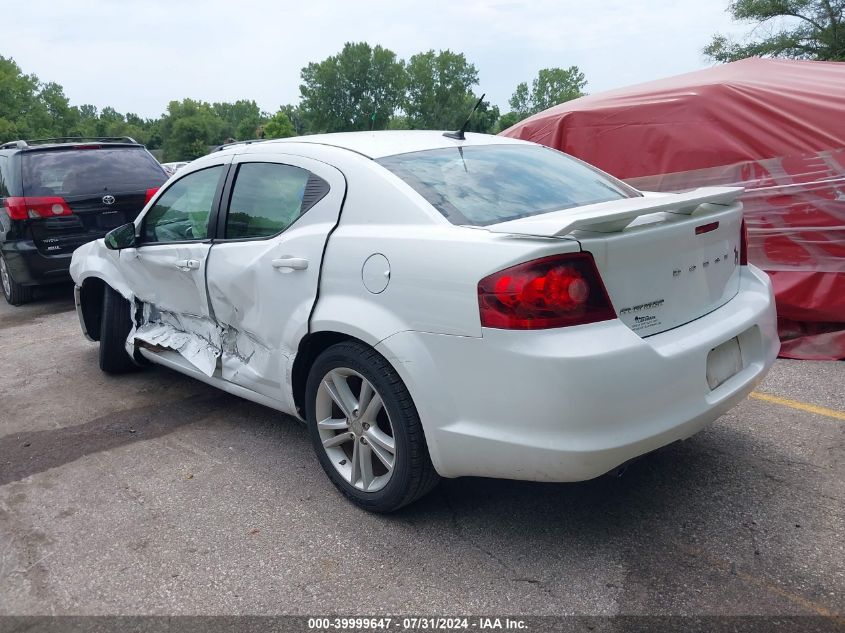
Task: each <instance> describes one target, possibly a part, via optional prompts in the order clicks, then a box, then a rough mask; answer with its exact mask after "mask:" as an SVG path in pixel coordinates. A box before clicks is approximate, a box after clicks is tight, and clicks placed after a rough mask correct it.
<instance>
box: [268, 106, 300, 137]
mask: <svg viewBox="0 0 845 633" xmlns="http://www.w3.org/2000/svg"><path fill="white" fill-rule="evenodd" d="M289 136H296V128H294V127H293V123H291V120H290V119H289V118H288V115H287V114H285V111H284V110H283V109H280V110H279V111H278V112H276V114H274V115H273V118H271V119H270V120H269V121H267V123H265V124H264V138H288V137H289Z"/></svg>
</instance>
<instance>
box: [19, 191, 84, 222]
mask: <svg viewBox="0 0 845 633" xmlns="http://www.w3.org/2000/svg"><path fill="white" fill-rule="evenodd" d="M3 206H4V207H5V208H6V213H7V214H8V215H9V217H10V218H11V219H12V220H26V219H28V218H32V219H38V218H52V217H55V216H57V215H73V211H71V210H70V207H69V206H67V202H65V199H64V198H59V197H58V196H46V197H34V196H27V197H20V196H11V197H9V198H6V199H5V200H4V201H3Z"/></svg>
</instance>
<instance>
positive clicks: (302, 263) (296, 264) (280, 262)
mask: <svg viewBox="0 0 845 633" xmlns="http://www.w3.org/2000/svg"><path fill="white" fill-rule="evenodd" d="M271 263H272V264H273V268H290V269H291V270H305V269H306V268H308V260H307V259H303V258H301V257H279V258H278V259H274V260H273V261H272V262H271Z"/></svg>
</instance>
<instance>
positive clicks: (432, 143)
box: [250, 130, 530, 159]
mask: <svg viewBox="0 0 845 633" xmlns="http://www.w3.org/2000/svg"><path fill="white" fill-rule="evenodd" d="M284 143H312V144H316V145H331V146H333V147H339V148H342V149H347V150H350V151H352V152H356V153H358V154H362V155H364V156H367V157H368V158H373V159H377V158H384V157H386V156H394V155H396V154H407V153H410V152H421V151H424V150H429V149H441V148H448V147H472V146H479V145H530V143H528V142H526V141H520V140H518V139H512V138H507V137H504V136H492V135H490V134H473V133H467V135H466V138H465V139H464V140H457V139H453V138H448V137H446V136H443V132H442V131H437V130H381V131H377V132H338V133H335V134H312V135H309V136H295V137H291V138H284V139H273V140H270V141H264V142H263V143H254V144H253V145H251V147H250V152H251V153H260V152H262V151H273V148H274V147H277V146H278V145H279V144H284Z"/></svg>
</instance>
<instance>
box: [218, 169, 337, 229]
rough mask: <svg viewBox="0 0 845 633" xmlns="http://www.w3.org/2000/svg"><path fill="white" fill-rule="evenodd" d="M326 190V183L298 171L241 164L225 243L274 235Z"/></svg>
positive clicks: (307, 172) (308, 173) (295, 218)
mask: <svg viewBox="0 0 845 633" xmlns="http://www.w3.org/2000/svg"><path fill="white" fill-rule="evenodd" d="M328 190H329V186H328V183H326V181H324V180H323V179H322V178H319V177H318V176H315V175H314V174H312V173H311V172H309V171H308V170H306V169H302V168H300V167H294V166H292V165H281V164H278V163H243V164H241V165H240V167H238V175H237V178H236V179H235V185H234V187H233V189H232V197H231V199H230V201H229V213H228V215H227V216H226V239H244V238H251V237H269V236H271V235H277V234H278V233H281V232H282V231H284V230H285V229H287V228H288V227H289V226H290V225H291V224H293V223H294V222H295V221H296V220H297V218H299V217H300V216H301V215H302V214H303V213H305V212H306V211H307V210H308V209H309V208H310V207H312V206H314V205H315V204H316V203H317V202H318V201H319V200H320V199H321V198H322V197H323V196H324V195H325V194H326V193H328Z"/></svg>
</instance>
